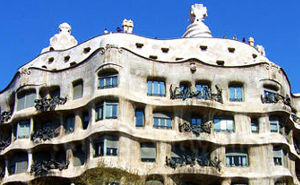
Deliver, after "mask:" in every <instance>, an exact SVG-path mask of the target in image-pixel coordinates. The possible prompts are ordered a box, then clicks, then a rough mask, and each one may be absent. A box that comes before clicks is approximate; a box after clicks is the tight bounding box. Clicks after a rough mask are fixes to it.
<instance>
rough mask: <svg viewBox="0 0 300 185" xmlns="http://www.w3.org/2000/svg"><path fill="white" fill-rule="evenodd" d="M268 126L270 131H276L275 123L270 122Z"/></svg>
mask: <svg viewBox="0 0 300 185" xmlns="http://www.w3.org/2000/svg"><path fill="white" fill-rule="evenodd" d="M270 127H271V132H278V126H277V124H276V123H271V124H270Z"/></svg>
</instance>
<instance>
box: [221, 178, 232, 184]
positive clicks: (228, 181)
mask: <svg viewBox="0 0 300 185" xmlns="http://www.w3.org/2000/svg"><path fill="white" fill-rule="evenodd" d="M230 184H231V180H230V179H224V180H223V181H222V183H221V185H230Z"/></svg>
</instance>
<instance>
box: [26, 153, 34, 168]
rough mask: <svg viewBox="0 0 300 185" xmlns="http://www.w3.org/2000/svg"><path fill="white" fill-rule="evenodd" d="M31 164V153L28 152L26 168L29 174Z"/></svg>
mask: <svg viewBox="0 0 300 185" xmlns="http://www.w3.org/2000/svg"><path fill="white" fill-rule="evenodd" d="M32 164H33V157H32V151H28V167H27V172H30V170H31V165H32Z"/></svg>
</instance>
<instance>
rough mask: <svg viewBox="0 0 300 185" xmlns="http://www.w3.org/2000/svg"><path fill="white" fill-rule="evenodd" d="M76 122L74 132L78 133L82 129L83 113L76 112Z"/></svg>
mask: <svg viewBox="0 0 300 185" xmlns="http://www.w3.org/2000/svg"><path fill="white" fill-rule="evenodd" d="M74 120H75V124H74V131H75V132H76V131H78V129H82V121H81V113H80V112H79V111H76V112H75V113H74Z"/></svg>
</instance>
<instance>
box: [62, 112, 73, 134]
mask: <svg viewBox="0 0 300 185" xmlns="http://www.w3.org/2000/svg"><path fill="white" fill-rule="evenodd" d="M64 127H65V131H66V133H70V132H73V131H74V128H75V116H74V115H71V116H68V117H67V118H66V120H65V123H64Z"/></svg>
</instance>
